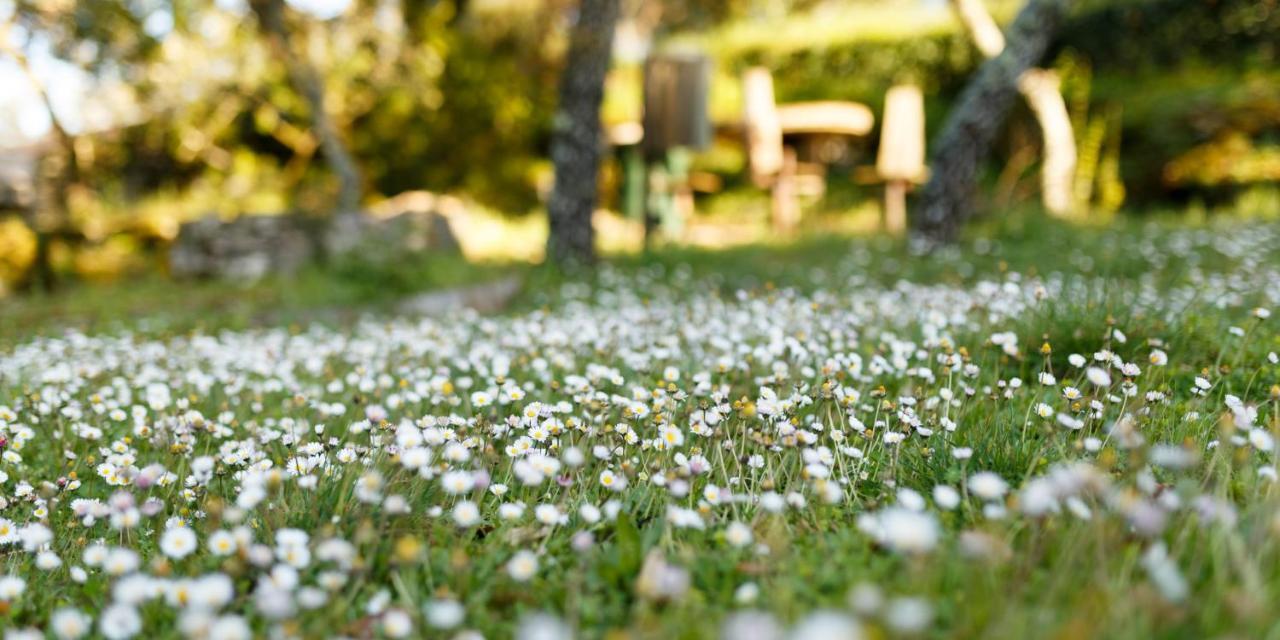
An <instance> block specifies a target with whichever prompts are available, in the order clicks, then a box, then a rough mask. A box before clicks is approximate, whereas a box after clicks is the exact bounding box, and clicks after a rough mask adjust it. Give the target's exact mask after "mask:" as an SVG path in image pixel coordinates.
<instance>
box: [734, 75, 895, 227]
mask: <svg viewBox="0 0 1280 640" xmlns="http://www.w3.org/2000/svg"><path fill="white" fill-rule="evenodd" d="M742 101H743V113H742V115H743V118H742V120H743V128H744V129H745V134H746V140H747V160H748V165H749V167H750V170H751V179H752V181H753V182H755V184H756V185H758V186H760V187H762V188H769V189H770V191H771V192H772V201H773V202H772V207H771V216H772V219H773V226H774V228H775V229H776V230H778V231H781V232H785V231H788V230H790V229H792V228H794V227H795V225H796V223H798V222H799V221H800V206H799V203H798V201H797V197H798V196H799V195H800V194H801V193H804V192H817V193H821V191H822V189H823V188H824V187H825V176H824V168H823V167H822V166H821V165H805V164H802V163H801V162H800V161H799V160H798V158H797V154H796V150H795V147H794V146H792V145H788V144H786V141H787V139H788V138H790V139H792V140H795V139H800V138H804V137H809V136H832V135H836V136H854V137H858V136H865V135H867V134H868V133H870V132H871V129H872V127H873V126H874V125H875V116H874V115H873V114H872V112H871V109H869V108H867V107H866V106H865V105H862V104H858V103H856V102H839V101H819V102H797V103H790V104H781V105H780V104H778V103H777V100H776V99H775V97H774V91H773V76H772V75H771V74H770V73H769V70H768V69H764V68H762V67H753V68H750V69H747V71H746V73H745V74H744V75H743V78H742Z"/></svg>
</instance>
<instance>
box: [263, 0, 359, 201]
mask: <svg viewBox="0 0 1280 640" xmlns="http://www.w3.org/2000/svg"><path fill="white" fill-rule="evenodd" d="M249 6H250V7H251V8H252V9H253V13H254V15H255V16H257V19H258V27H259V28H260V29H261V30H262V35H263V36H264V37H265V39H266V41H267V46H268V47H270V49H271V52H272V53H273V54H274V55H275V56H276V57H278V58H279V59H280V60H281V61H282V62H283V63H284V65H285V70H286V71H287V73H288V76H289V83H290V84H291V85H293V89H294V91H297V92H298V94H299V95H301V96H302V99H303V100H304V101H306V103H307V108H308V109H309V110H310V111H311V129H312V131H314V132H315V135H316V138H317V139H318V140H319V141H320V150H321V153H323V154H324V159H325V163H326V164H328V165H329V170H330V171H332V172H333V174H334V176H336V177H337V178H338V199H337V202H336V203H335V204H336V207H337V211H336V213H337V215H338V216H351V215H357V214H359V212H360V200H361V196H362V187H361V178H360V169H359V167H358V166H357V165H356V162H355V160H354V159H353V158H352V156H351V152H350V151H348V150H347V145H346V143H344V142H343V141H342V136H341V134H339V133H338V128H337V127H336V126H334V124H333V119H332V118H330V117H329V112H328V111H327V110H326V109H325V96H324V82H323V80H321V78H320V76H319V75H318V74H317V73H316V71H315V69H312V68H311V66H310V65H309V64H308V63H307V62H306V61H305V60H303V59H302V58H301V57H299V56H298V55H297V54H296V53H294V51H293V48H292V47H291V46H290V45H289V32H288V28H287V27H286V26H285V21H284V0H250V1H249Z"/></svg>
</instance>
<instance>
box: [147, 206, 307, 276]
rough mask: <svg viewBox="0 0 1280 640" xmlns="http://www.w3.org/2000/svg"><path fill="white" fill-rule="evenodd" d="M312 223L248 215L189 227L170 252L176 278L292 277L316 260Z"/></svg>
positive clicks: (291, 217) (206, 220)
mask: <svg viewBox="0 0 1280 640" xmlns="http://www.w3.org/2000/svg"><path fill="white" fill-rule="evenodd" d="M307 222H308V221H306V220H303V219H302V217H301V216H297V215H274V216H273V215H245V216H240V217H239V218H236V219H234V220H231V221H227V222H224V221H222V220H219V219H218V218H216V217H206V218H202V219H200V220H196V221H194V222H189V223H186V224H184V225H182V227H181V228H180V229H179V231H178V237H177V239H176V240H175V241H174V243H173V245H172V246H171V247H170V248H169V270H170V273H172V274H173V275H174V276H175V277H178V278H210V277H213V278H226V279H230V280H240V281H253V280H257V279H259V278H261V277H263V276H265V275H267V274H268V273H292V272H294V271H297V270H298V268H300V267H301V266H302V265H304V264H306V263H308V262H310V261H311V260H313V259H314V258H315V243H314V242H313V241H312V239H311V238H312V235H311V231H310V229H309V225H308V224H307Z"/></svg>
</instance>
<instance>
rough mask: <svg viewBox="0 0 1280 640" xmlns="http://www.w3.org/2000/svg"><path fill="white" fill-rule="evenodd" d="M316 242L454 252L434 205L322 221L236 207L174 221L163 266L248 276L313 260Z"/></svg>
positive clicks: (328, 249)
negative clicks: (232, 211)
mask: <svg viewBox="0 0 1280 640" xmlns="http://www.w3.org/2000/svg"><path fill="white" fill-rule="evenodd" d="M321 243H323V244H321ZM320 248H323V250H324V252H323V253H324V254H325V255H326V256H328V257H337V256H342V255H344V254H347V253H351V252H360V253H362V254H364V255H368V256H377V257H378V258H379V259H391V260H394V259H399V257H400V256H403V255H404V254H405V253H409V252H418V251H450V252H455V251H458V241H457V238H456V237H455V236H454V235H453V232H452V230H451V229H450V228H449V222H448V220H447V219H446V218H445V217H444V216H443V215H441V214H439V213H437V212H436V211H434V210H421V209H413V210H405V211H402V212H400V213H395V214H392V215H385V214H384V215H381V216H374V215H368V214H357V215H344V216H337V217H336V218H334V219H333V220H332V222H329V223H327V224H326V222H325V221H322V220H319V219H317V218H314V217H311V216H305V215H300V214H279V215H244V216H240V217H238V218H236V219H234V220H230V221H222V220H219V219H218V218H217V217H212V216H210V217H205V218H202V219H200V220H196V221H194V222H189V223H186V224H183V225H182V227H181V229H180V230H179V232H178V237H177V239H176V240H175V241H174V243H173V245H172V246H171V247H170V249H169V270H170V273H171V274H172V275H173V276H174V277H177V278H225V279H228V280H236V281H249V282H251V281H254V280H257V279H259V278H262V277H263V276H266V275H268V274H273V273H285V274H288V273H293V272H295V271H297V270H298V269H299V268H301V267H302V266H303V265H306V264H308V263H310V262H313V261H315V260H316V259H317V258H318V257H319V256H320V253H321V252H320V251H319V250H318V249H320Z"/></svg>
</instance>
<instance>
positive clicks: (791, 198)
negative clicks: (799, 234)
mask: <svg viewBox="0 0 1280 640" xmlns="http://www.w3.org/2000/svg"><path fill="white" fill-rule="evenodd" d="M797 164H798V161H797V159H796V151H795V149H791V148H787V149H784V150H783V152H782V168H781V169H780V170H779V171H778V174H777V176H775V177H774V181H773V193H772V196H773V197H772V202H771V204H772V206H771V207H770V209H771V210H770V215H771V217H772V221H773V230H774V231H776V232H778V233H780V234H786V233H790V232H792V231H794V230H795V228H796V225H797V224H799V222H800V202H799V201H798V200H797V199H796V165H797Z"/></svg>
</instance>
